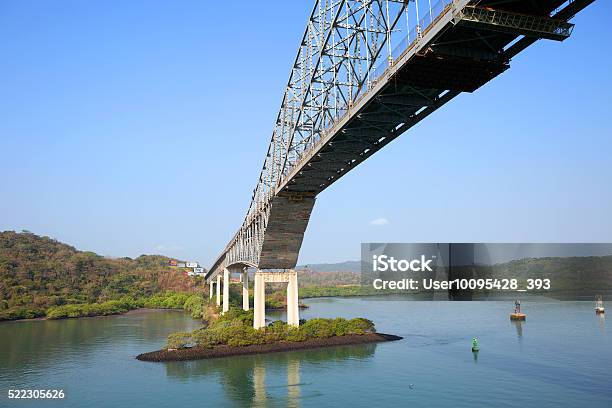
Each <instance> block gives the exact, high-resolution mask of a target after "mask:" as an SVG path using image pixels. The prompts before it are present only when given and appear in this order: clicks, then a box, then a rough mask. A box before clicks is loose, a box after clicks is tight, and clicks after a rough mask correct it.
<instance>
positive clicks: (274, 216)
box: [259, 195, 315, 269]
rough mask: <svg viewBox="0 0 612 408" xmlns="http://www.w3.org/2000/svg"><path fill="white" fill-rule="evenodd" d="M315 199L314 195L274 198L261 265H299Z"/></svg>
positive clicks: (274, 266)
mask: <svg viewBox="0 0 612 408" xmlns="http://www.w3.org/2000/svg"><path fill="white" fill-rule="evenodd" d="M314 203H315V199H314V197H308V196H299V195H298V196H277V197H274V198H272V200H271V203H270V216H269V219H268V225H267V227H266V232H265V235H264V240H263V245H262V248H261V254H260V256H259V268H260V269H291V268H294V267H295V265H296V264H297V258H298V254H299V252H300V247H301V246H302V240H303V239H304V233H305V232H306V226H307V225H308V220H309V219H310V213H311V212H312V208H313V206H314Z"/></svg>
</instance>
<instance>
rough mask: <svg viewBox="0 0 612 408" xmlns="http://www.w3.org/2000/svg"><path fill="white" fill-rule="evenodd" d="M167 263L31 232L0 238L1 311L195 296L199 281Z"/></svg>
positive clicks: (0, 235)
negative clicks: (106, 253)
mask: <svg viewBox="0 0 612 408" xmlns="http://www.w3.org/2000/svg"><path fill="white" fill-rule="evenodd" d="M168 260H169V258H167V257H165V256H161V255H141V256H139V257H138V258H136V259H131V258H119V259H111V258H106V257H103V256H100V255H97V254H95V253H93V252H84V251H79V250H77V249H76V248H74V247H72V246H69V245H66V244H63V243H61V242H58V241H56V240H54V239H52V238H49V237H41V236H38V235H35V234H32V233H29V232H22V233H16V232H14V231H5V232H0V310H6V309H9V308H16V307H17V308H18V307H28V308H31V309H35V310H44V309H46V308H49V307H52V306H56V305H63V304H73V303H75V304H76V303H100V302H105V301H109V300H115V299H119V298H121V297H123V296H130V297H132V298H138V297H145V296H150V295H152V294H156V293H161V292H164V291H175V292H194V291H195V290H196V287H197V286H196V285H197V284H198V283H199V282H200V280H199V279H201V278H191V277H190V278H187V277H185V276H183V274H182V272H181V271H180V270H178V269H176V268H171V267H169V266H168ZM203 286H204V285H201V284H200V287H203Z"/></svg>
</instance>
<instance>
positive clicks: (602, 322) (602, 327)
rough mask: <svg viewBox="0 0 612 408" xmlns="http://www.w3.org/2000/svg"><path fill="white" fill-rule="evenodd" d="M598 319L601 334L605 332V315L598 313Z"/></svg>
mask: <svg viewBox="0 0 612 408" xmlns="http://www.w3.org/2000/svg"><path fill="white" fill-rule="evenodd" d="M596 316H598V317H599V329H600V330H601V334H604V333H605V332H606V315H605V313H600V314H598V315H596Z"/></svg>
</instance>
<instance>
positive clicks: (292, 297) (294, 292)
mask: <svg viewBox="0 0 612 408" xmlns="http://www.w3.org/2000/svg"><path fill="white" fill-rule="evenodd" d="M288 278H289V283H288V284H287V324H288V325H289V326H295V327H297V326H299V325H300V308H299V302H298V283H297V272H296V271H294V270H291V272H289V277H288Z"/></svg>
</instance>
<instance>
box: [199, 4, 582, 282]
mask: <svg viewBox="0 0 612 408" xmlns="http://www.w3.org/2000/svg"><path fill="white" fill-rule="evenodd" d="M592 2H593V0H574V1H572V2H568V0H506V1H503V2H499V1H498V0H440V1H439V2H438V3H437V4H436V5H434V6H433V7H432V4H431V2H426V1H424V0H420V4H419V1H418V0H317V1H315V5H314V8H313V10H312V12H311V14H310V17H309V19H308V22H307V25H306V29H305V32H304V35H303V37H302V41H301V42H300V47H299V50H298V53H297V56H296V58H295V60H294V63H293V65H292V67H291V70H290V75H289V81H288V83H287V86H286V88H285V93H284V96H283V99H282V102H281V106H280V110H279V113H278V115H277V118H276V121H275V125H274V128H273V131H272V138H271V141H270V144H269V147H268V151H267V154H266V158H265V160H264V165H263V168H262V170H261V172H260V175H259V179H258V183H257V186H256V188H255V189H254V190H253V195H252V197H251V204H250V206H249V209H248V211H247V215H246V217H245V220H244V222H243V223H242V226H241V227H240V229H239V230H238V232H237V233H236V234H235V235H234V237H233V238H232V239H231V240H230V242H229V243H228V245H227V246H226V247H225V248H224V250H223V251H222V253H221V254H220V256H219V257H218V258H217V260H216V261H215V263H214V264H213V266H212V267H211V269H210V271H209V273H208V274H207V279H211V278H214V277H215V276H216V274H218V273H219V271H221V270H223V268H225V267H227V266H231V265H246V266H250V267H257V268H260V269H282V268H287V269H289V268H293V267H294V266H295V263H296V262H297V254H298V253H299V249H300V247H301V243H302V239H303V235H304V232H305V229H306V227H307V224H308V219H309V217H310V213H311V211H312V207H313V205H314V201H315V198H314V197H315V196H316V195H317V194H318V193H319V192H321V191H322V190H324V189H325V188H327V187H329V186H330V185H331V184H333V183H334V182H335V181H336V180H338V179H339V178H340V177H342V175H344V174H345V173H346V172H348V171H350V170H351V169H352V168H354V167H355V166H356V165H358V164H359V163H361V162H362V161H364V160H365V159H367V158H368V157H369V156H370V155H371V154H373V153H374V152H376V151H378V150H380V149H381V148H382V147H384V146H385V145H387V144H388V143H389V142H391V141H392V140H394V139H395V138H397V137H398V136H399V135H400V134H402V133H403V132H405V131H406V130H407V129H409V128H410V127H412V126H414V125H415V124H416V123H418V122H419V121H421V120H422V119H424V118H425V117H427V116H428V115H430V114H431V113H432V112H434V111H435V110H436V109H438V108H439V107H440V106H442V105H443V104H445V103H446V102H448V101H449V100H451V99H452V98H454V97H455V96H456V95H458V94H459V93H461V92H473V91H474V90H476V89H478V88H479V87H480V86H482V85H484V84H485V83H487V82H488V81H490V80H491V79H493V78H495V77H496V76H497V75H499V74H501V73H502V72H504V71H505V70H506V69H508V68H509V61H510V58H511V57H512V56H514V55H516V54H517V53H518V52H520V51H522V50H523V49H525V48H526V47H527V46H529V45H531V44H533V43H534V42H535V41H537V40H538V39H540V38H548V39H555V40H563V39H565V38H567V37H568V36H569V35H570V34H571V30H572V28H573V25H571V24H569V23H568V22H567V20H568V19H569V18H571V17H572V16H573V15H574V14H576V13H577V12H578V11H580V10H581V9H583V8H585V7H586V6H588V5H589V4H590V3H592ZM561 6H563V7H561ZM560 7H561V8H560ZM559 8H560V10H559ZM555 10H556V11H555ZM551 13H552V14H553V15H552V17H551Z"/></svg>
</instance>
